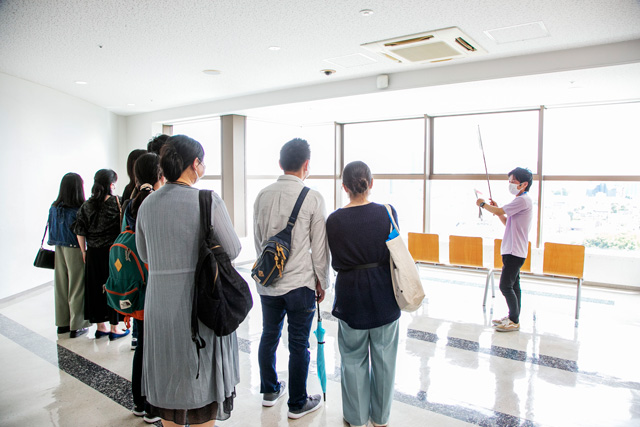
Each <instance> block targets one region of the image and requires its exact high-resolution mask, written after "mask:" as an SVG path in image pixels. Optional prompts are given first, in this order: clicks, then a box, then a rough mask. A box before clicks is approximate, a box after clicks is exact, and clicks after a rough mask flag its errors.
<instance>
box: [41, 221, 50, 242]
mask: <svg viewBox="0 0 640 427" xmlns="http://www.w3.org/2000/svg"><path fill="white" fill-rule="evenodd" d="M48 228H49V221H47V225H45V226H44V234H43V235H42V242H40V248H41V249H42V248H43V246H44V238H45V237H46V236H47V229H48Z"/></svg>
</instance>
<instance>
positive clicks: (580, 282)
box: [576, 278, 582, 320]
mask: <svg viewBox="0 0 640 427" xmlns="http://www.w3.org/2000/svg"><path fill="white" fill-rule="evenodd" d="M581 289H582V279H581V278H579V279H578V291H577V294H576V320H578V319H579V318H580V291H581Z"/></svg>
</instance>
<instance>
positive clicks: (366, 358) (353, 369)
mask: <svg viewBox="0 0 640 427" xmlns="http://www.w3.org/2000/svg"><path fill="white" fill-rule="evenodd" d="M310 158H311V150H310V148H309V144H308V143H307V141H305V140H303V139H293V140H291V141H289V142H287V143H286V144H284V146H283V147H282V149H281V150H280V168H281V169H282V170H283V172H284V173H283V175H281V176H280V177H279V178H278V180H277V181H276V182H275V183H273V184H271V185H269V186H268V187H266V188H265V189H263V190H262V191H261V192H260V193H259V194H258V196H257V198H256V200H255V203H254V239H255V248H256V252H257V253H261V252H262V248H263V247H264V245H265V244H266V242H267V240H268V239H269V237H271V236H273V235H275V234H276V233H278V232H279V231H280V230H282V229H283V228H284V227H285V226H286V224H287V221H288V220H289V216H290V214H291V212H292V209H293V207H294V205H295V203H296V200H297V198H298V195H299V194H300V192H301V190H302V189H303V188H304V185H305V184H304V180H305V179H306V178H307V177H308V176H309V162H310ZM372 186H373V177H372V175H371V170H370V169H369V167H368V166H367V165H366V164H365V163H363V162H360V161H356V162H352V163H349V164H348V165H347V166H346V167H345V168H344V171H343V174H342V187H343V189H344V191H345V192H346V193H347V195H348V197H349V200H350V202H349V204H347V205H346V206H345V207H343V208H341V209H338V210H336V211H335V212H333V213H332V214H331V215H329V217H328V218H327V216H326V210H325V203H324V200H323V198H322V195H321V194H320V193H319V192H317V191H315V190H313V189H312V190H310V191H309V193H308V194H307V196H306V198H305V199H304V202H303V203H302V206H301V208H300V212H299V214H298V218H297V221H296V223H295V226H294V227H293V233H292V239H291V253H290V257H289V259H288V261H287V264H286V265H285V268H284V271H283V273H282V277H281V278H279V279H278V280H277V281H276V282H275V283H274V285H273V286H270V287H263V286H261V285H256V287H257V290H258V294H259V295H260V301H261V304H262V322H263V329H262V337H261V339H260V347H259V350H258V361H259V364H260V392H261V393H262V394H263V400H262V404H263V406H266V407H270V406H273V405H275V403H276V401H277V400H278V399H279V398H281V397H282V396H284V395H285V393H286V382H285V381H283V380H279V378H278V373H277V371H276V350H277V347H278V343H279V341H280V336H281V334H282V326H283V322H284V317H285V316H286V317H287V324H288V341H289V369H288V380H289V399H288V402H287V403H288V406H289V411H288V417H289V418H293V419H296V418H300V417H302V416H304V415H306V414H308V413H310V412H313V411H315V410H317V409H319V408H320V407H321V406H322V400H321V397H320V395H318V394H317V395H313V396H309V395H308V394H307V391H306V381H307V374H308V369H309V359H310V357H309V356H310V354H309V350H308V347H309V334H310V331H311V324H312V321H313V318H314V317H315V304H316V301H318V302H321V301H322V300H323V299H324V295H325V290H326V289H327V287H328V286H329V265H331V267H333V269H334V270H336V271H337V272H338V276H337V278H336V283H335V301H334V304H333V310H332V314H333V316H335V317H336V318H338V347H339V350H340V356H341V384H342V408H343V416H344V419H345V421H346V422H347V423H349V425H351V426H363V425H366V424H368V422H369V420H371V422H372V423H373V425H374V426H386V425H387V423H388V421H389V415H390V412H391V403H392V401H393V387H394V379H395V361H396V355H397V350H398V338H399V329H398V319H399V317H400V309H399V308H398V304H397V303H396V300H395V297H394V294H393V287H392V283H391V272H390V268H389V256H390V255H389V250H388V249H387V246H386V244H385V241H386V240H387V237H388V235H389V226H390V220H389V217H388V213H387V209H386V207H385V206H384V205H380V204H377V203H373V202H371V201H369V192H370V191H371V188H372ZM393 215H394V217H396V221H397V215H396V213H395V210H393Z"/></svg>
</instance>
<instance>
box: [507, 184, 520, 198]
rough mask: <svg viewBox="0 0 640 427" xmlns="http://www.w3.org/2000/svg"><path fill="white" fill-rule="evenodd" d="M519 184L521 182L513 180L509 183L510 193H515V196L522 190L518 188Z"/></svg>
mask: <svg viewBox="0 0 640 427" xmlns="http://www.w3.org/2000/svg"><path fill="white" fill-rule="evenodd" d="M518 185H520V184H514V183H513V182H510V183H509V193H511V194H513V195H514V196H517V195H518V193H520V190H518Z"/></svg>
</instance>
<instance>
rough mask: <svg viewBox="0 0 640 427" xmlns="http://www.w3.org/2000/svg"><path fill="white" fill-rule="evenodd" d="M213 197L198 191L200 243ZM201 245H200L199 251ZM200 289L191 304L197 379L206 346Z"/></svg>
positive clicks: (207, 224)
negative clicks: (199, 304)
mask: <svg viewBox="0 0 640 427" xmlns="http://www.w3.org/2000/svg"><path fill="white" fill-rule="evenodd" d="M212 201H213V199H212V196H211V190H200V191H199V192H198V205H199V206H200V238H199V240H198V241H199V243H200V244H202V242H203V241H204V240H205V239H206V238H207V230H208V229H209V228H211V203H212ZM199 248H200V245H198V253H200V251H199ZM197 307H198V289H194V290H193V304H192V306H191V340H192V341H193V342H194V344H195V345H196V353H197V356H198V370H197V373H196V379H198V377H199V376H200V349H203V348H205V347H206V343H205V341H204V339H203V338H202V337H201V336H200V327H199V325H198V312H197Z"/></svg>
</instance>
